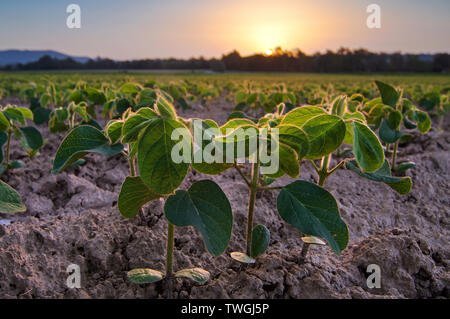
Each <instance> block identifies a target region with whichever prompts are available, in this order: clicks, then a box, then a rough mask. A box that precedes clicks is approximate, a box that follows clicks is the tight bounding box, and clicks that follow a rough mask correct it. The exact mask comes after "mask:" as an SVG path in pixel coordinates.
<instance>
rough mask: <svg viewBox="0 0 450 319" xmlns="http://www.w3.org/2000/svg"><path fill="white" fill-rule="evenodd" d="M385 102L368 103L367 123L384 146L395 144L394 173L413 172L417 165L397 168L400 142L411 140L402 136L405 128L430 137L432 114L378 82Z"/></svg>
mask: <svg viewBox="0 0 450 319" xmlns="http://www.w3.org/2000/svg"><path fill="white" fill-rule="evenodd" d="M375 84H376V85H377V87H378V90H379V92H380V95H381V98H376V99H373V100H371V101H368V102H367V103H366V104H365V106H364V107H363V109H362V111H363V113H364V115H365V116H366V119H367V122H368V123H369V124H370V125H371V126H372V127H373V128H374V129H375V130H377V129H378V134H379V136H380V139H381V141H382V142H384V143H386V144H387V145H388V147H389V145H391V144H393V145H394V146H393V151H392V159H391V168H392V170H393V171H394V172H403V171H405V170H407V169H410V168H413V167H414V166H415V165H416V164H415V163H413V162H406V163H401V164H399V165H397V163H396V162H397V152H398V146H399V143H400V141H402V140H404V139H407V138H408V137H411V136H410V135H407V134H406V133H404V132H402V129H403V128H406V129H409V130H412V129H416V128H417V129H418V131H419V132H420V133H422V134H426V133H427V132H428V131H429V130H430V128H431V119H430V117H429V115H428V113H426V112H424V111H421V110H419V109H418V108H417V107H416V106H414V105H413V104H412V103H411V101H409V100H408V99H405V98H402V91H401V90H396V89H395V88H394V87H392V86H390V85H389V84H386V83H383V82H380V81H375Z"/></svg>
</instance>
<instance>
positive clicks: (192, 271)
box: [174, 268, 210, 284]
mask: <svg viewBox="0 0 450 319" xmlns="http://www.w3.org/2000/svg"><path fill="white" fill-rule="evenodd" d="M174 275H175V277H177V278H187V279H191V280H193V281H196V282H198V283H200V284H204V283H205V282H207V281H208V280H209V277H210V274H209V272H208V271H206V270H204V269H202V268H187V269H182V270H179V271H177V272H176V273H175V274H174Z"/></svg>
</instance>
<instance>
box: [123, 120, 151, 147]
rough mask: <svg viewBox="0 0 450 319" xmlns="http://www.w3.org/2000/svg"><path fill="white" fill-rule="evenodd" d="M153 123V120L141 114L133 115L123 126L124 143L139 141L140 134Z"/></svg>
mask: <svg viewBox="0 0 450 319" xmlns="http://www.w3.org/2000/svg"><path fill="white" fill-rule="evenodd" d="M151 122H152V119H149V118H146V117H144V116H141V115H139V114H135V115H131V116H130V117H129V118H128V119H127V120H126V121H125V123H124V124H123V126H122V136H123V139H122V142H123V143H130V142H135V141H137V139H138V136H139V133H140V132H141V131H142V130H143V129H145V128H146V127H148V126H149V125H150V123H151Z"/></svg>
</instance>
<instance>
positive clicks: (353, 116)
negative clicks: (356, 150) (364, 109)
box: [343, 112, 366, 144]
mask: <svg viewBox="0 0 450 319" xmlns="http://www.w3.org/2000/svg"><path fill="white" fill-rule="evenodd" d="M343 119H344V122H345V137H344V143H345V144H353V122H354V121H359V122H361V123H366V119H365V117H364V114H362V113H361V112H354V113H345V114H344V116H343Z"/></svg>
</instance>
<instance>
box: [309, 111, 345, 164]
mask: <svg viewBox="0 0 450 319" xmlns="http://www.w3.org/2000/svg"><path fill="white" fill-rule="evenodd" d="M302 129H303V131H305V133H306V135H307V136H308V139H309V146H310V147H309V152H308V155H307V156H306V158H307V159H318V158H321V157H323V156H325V155H328V154H330V153H332V152H334V151H335V150H337V149H338V148H339V146H341V144H342V142H343V141H344V137H345V131H346V128H345V123H344V121H343V120H342V119H341V118H339V117H337V116H334V115H329V114H323V115H318V116H316V117H313V118H312V119H310V120H309V121H307V122H306V123H305V124H304V125H303V127H302Z"/></svg>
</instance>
